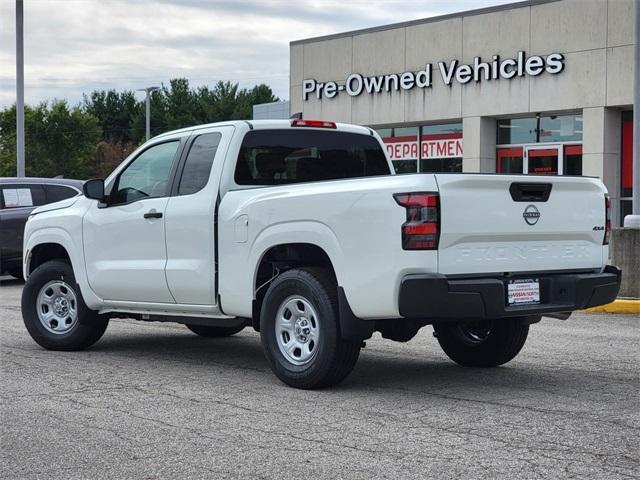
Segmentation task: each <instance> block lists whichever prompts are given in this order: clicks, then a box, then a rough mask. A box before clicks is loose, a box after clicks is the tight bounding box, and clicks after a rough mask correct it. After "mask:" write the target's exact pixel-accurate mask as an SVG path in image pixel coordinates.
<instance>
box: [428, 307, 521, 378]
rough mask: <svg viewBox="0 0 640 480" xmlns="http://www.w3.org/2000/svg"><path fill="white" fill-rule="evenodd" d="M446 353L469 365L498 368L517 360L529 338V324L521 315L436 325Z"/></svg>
mask: <svg viewBox="0 0 640 480" xmlns="http://www.w3.org/2000/svg"><path fill="white" fill-rule="evenodd" d="M433 330H434V333H435V335H436V338H437V339H438V343H440V346H441V347H442V350H444V353H446V354H447V356H448V357H449V358H450V359H451V360H453V361H454V362H456V363H458V364H460V365H462V366H465V367H497V366H498V365H502V364H504V363H507V362H509V361H511V360H513V359H514V358H515V357H516V355H518V353H520V350H522V347H524V344H525V342H526V340H527V335H528V333H529V324H528V323H525V322H523V321H520V319H519V318H511V319H507V320H483V321H478V322H468V323H459V324H446V323H441V324H435V325H434V326H433Z"/></svg>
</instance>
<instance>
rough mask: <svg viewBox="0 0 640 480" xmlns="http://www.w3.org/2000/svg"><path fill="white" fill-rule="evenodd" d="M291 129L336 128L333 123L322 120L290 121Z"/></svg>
mask: <svg viewBox="0 0 640 480" xmlns="http://www.w3.org/2000/svg"><path fill="white" fill-rule="evenodd" d="M291 126H292V127H309V128H337V126H336V124H335V122H325V121H324V120H300V119H296V120H292V121H291Z"/></svg>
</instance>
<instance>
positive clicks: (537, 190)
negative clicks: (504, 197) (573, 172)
mask: <svg viewBox="0 0 640 480" xmlns="http://www.w3.org/2000/svg"><path fill="white" fill-rule="evenodd" d="M509 193H510V194H511V198H513V201H514V202H546V201H547V200H549V195H551V184H550V183H520V182H514V183H512V184H511V186H510V187H509Z"/></svg>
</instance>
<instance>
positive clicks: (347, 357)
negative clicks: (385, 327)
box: [260, 268, 361, 389]
mask: <svg viewBox="0 0 640 480" xmlns="http://www.w3.org/2000/svg"><path fill="white" fill-rule="evenodd" d="M291 297H302V298H303V299H304V300H305V301H306V302H308V304H309V305H310V307H311V308H310V310H315V312H317V317H318V318H315V316H314V315H313V312H311V311H310V312H306V313H305V315H306V316H308V317H309V321H310V322H311V321H315V322H317V323H314V328H315V327H316V326H318V331H317V343H314V345H313V348H315V350H314V351H313V352H314V353H313V356H312V357H311V358H310V359H309V360H307V362H308V363H305V364H302V365H300V364H295V363H292V361H291V360H289V359H288V358H287V357H286V356H285V355H284V354H283V352H282V351H281V350H280V347H279V343H278V342H280V341H282V340H281V339H279V338H278V337H277V335H278V334H280V335H282V333H276V316H277V313H278V310H279V309H280V308H281V307H283V306H284V305H285V304H286V301H287V300H288V299H289V298H291ZM306 308H307V307H305V309H306ZM285 311H286V310H285ZM338 315H339V310H338V300H337V287H336V284H335V281H334V280H333V278H332V276H330V275H329V274H328V273H327V272H326V271H325V270H322V269H316V268H300V269H294V270H289V271H287V272H285V273H283V274H282V275H279V276H278V277H277V278H276V279H275V280H274V281H273V282H272V283H271V285H270V286H269V289H268V290H267V293H266V294H265V297H264V301H263V303H262V309H261V312H260V338H261V340H262V346H263V348H264V353H265V356H266V357H267V360H268V361H269V364H270V365H271V369H272V370H273V372H274V373H275V374H276V376H277V377H278V378H279V379H280V380H282V381H283V382H284V383H286V384H287V385H289V386H291V387H295V388H302V389H316V388H323V387H329V386H332V385H336V384H338V383H340V382H341V381H342V380H344V379H345V378H346V377H347V375H349V373H351V371H352V370H353V367H354V366H355V364H356V361H357V360H358V355H359V354H360V346H361V342H351V341H347V340H344V339H343V338H342V337H341V335H340V324H339V319H338ZM292 318H293V317H292ZM312 319H313V320H312ZM302 320H304V319H302ZM292 322H293V320H292ZM310 345H311V342H310V341H309V346H310Z"/></svg>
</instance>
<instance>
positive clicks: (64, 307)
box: [53, 297, 69, 317]
mask: <svg viewBox="0 0 640 480" xmlns="http://www.w3.org/2000/svg"><path fill="white" fill-rule="evenodd" d="M53 313H55V314H56V315H58V316H59V317H64V316H65V315H67V314H68V313H69V302H68V301H67V299H66V298H64V297H56V299H55V300H54V301H53Z"/></svg>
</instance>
